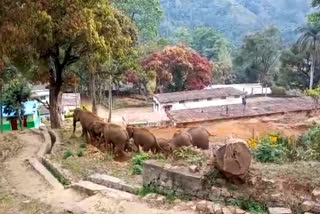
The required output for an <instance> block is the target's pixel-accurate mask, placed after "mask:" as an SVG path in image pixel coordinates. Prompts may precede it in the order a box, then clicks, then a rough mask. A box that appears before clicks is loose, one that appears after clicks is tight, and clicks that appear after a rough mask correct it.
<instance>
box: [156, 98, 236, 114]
mask: <svg viewBox="0 0 320 214" xmlns="http://www.w3.org/2000/svg"><path fill="white" fill-rule="evenodd" d="M241 103H242V99H241V97H227V98H226V99H222V98H217V99H212V100H208V99H204V100H199V101H185V102H184V103H181V102H180V103H179V102H175V103H165V104H161V103H159V101H158V100H157V99H156V98H154V103H153V111H155V112H159V111H164V110H165V109H164V106H166V105H172V108H171V111H174V110H182V109H192V108H205V107H211V106H225V105H233V104H241Z"/></svg>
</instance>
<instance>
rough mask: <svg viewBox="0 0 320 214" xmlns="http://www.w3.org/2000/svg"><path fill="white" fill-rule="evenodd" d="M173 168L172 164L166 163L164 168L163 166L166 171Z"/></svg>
mask: <svg viewBox="0 0 320 214" xmlns="http://www.w3.org/2000/svg"><path fill="white" fill-rule="evenodd" d="M171 167H172V166H171V164H168V163H166V164H165V165H164V166H163V168H165V169H170V168H171Z"/></svg>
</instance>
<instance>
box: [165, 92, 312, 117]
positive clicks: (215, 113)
mask: <svg viewBox="0 0 320 214" xmlns="http://www.w3.org/2000/svg"><path fill="white" fill-rule="evenodd" d="M312 109H314V102H313V100H312V99H311V98H309V97H299V98H283V99H281V100H271V101H261V102H256V103H248V104H247V106H246V110H245V111H244V112H243V106H242V104H236V105H229V106H228V115H226V107H225V106H216V107H207V108H196V109H185V110H176V111H169V112H168V116H169V117H170V118H171V119H172V120H174V121H175V122H177V123H192V122H203V121H214V120H221V119H233V118H241V117H254V116H263V115H270V114H278V113H286V112H297V111H308V110H312Z"/></svg>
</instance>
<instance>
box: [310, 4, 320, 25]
mask: <svg viewBox="0 0 320 214" xmlns="http://www.w3.org/2000/svg"><path fill="white" fill-rule="evenodd" d="M319 6H320V1H319V0H312V7H315V8H317V9H319ZM308 22H309V23H312V24H316V23H320V12H319V11H316V12H313V13H311V14H309V16H308Z"/></svg>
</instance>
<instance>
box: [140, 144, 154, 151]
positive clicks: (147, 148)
mask: <svg viewBox="0 0 320 214" xmlns="http://www.w3.org/2000/svg"><path fill="white" fill-rule="evenodd" d="M142 149H143V151H144V152H149V151H150V149H151V150H152V147H151V146H149V145H143V147H142Z"/></svg>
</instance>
